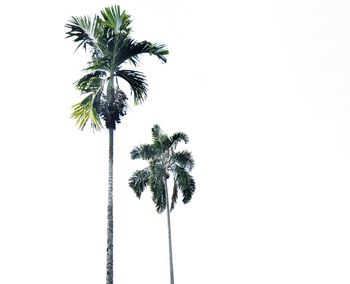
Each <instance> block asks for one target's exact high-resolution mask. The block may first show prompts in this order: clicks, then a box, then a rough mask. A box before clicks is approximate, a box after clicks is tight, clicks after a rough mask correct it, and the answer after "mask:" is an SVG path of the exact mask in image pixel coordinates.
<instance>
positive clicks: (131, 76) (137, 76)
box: [117, 70, 147, 104]
mask: <svg viewBox="0 0 350 284" xmlns="http://www.w3.org/2000/svg"><path fill="white" fill-rule="evenodd" d="M117 75H118V76H119V77H121V78H123V79H124V80H125V81H126V82H128V84H129V85H130V88H131V91H132V94H133V95H134V102H135V104H139V103H142V102H143V101H144V100H145V98H146V96H147V81H146V77H145V75H143V73H142V72H139V71H133V70H119V71H118V73H117Z"/></svg>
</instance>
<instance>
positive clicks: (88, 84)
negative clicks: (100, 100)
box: [75, 71, 106, 94]
mask: <svg viewBox="0 0 350 284" xmlns="http://www.w3.org/2000/svg"><path fill="white" fill-rule="evenodd" d="M105 76H106V72H104V71H93V72H91V73H88V74H86V75H84V76H83V77H82V78H80V79H79V80H78V81H76V82H75V86H76V88H77V89H78V90H79V91H81V93H82V94H86V93H97V92H98V91H99V90H101V89H102V90H103V86H104V83H105V81H104V80H103V77H105Z"/></svg>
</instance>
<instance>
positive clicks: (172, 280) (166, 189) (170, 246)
mask: <svg viewBox="0 0 350 284" xmlns="http://www.w3.org/2000/svg"><path fill="white" fill-rule="evenodd" d="M164 182H165V197H166V213H167V218H168V241H169V265H170V283H171V284H174V283H175V282H174V265H173V248H172V243H171V224H170V210H169V195H168V184H167V181H166V179H165V181H164Z"/></svg>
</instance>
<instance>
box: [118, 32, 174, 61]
mask: <svg viewBox="0 0 350 284" xmlns="http://www.w3.org/2000/svg"><path fill="white" fill-rule="evenodd" d="M117 45H118V46H119V48H118V49H116V50H115V54H114V58H115V60H114V63H115V65H116V66H119V65H121V64H123V63H126V62H130V63H131V64H133V65H134V66H137V65H138V64H139V61H140V55H142V54H149V55H154V56H156V57H158V59H160V60H161V61H162V62H164V63H165V62H166V61H167V59H166V55H168V54H169V51H168V49H167V48H166V46H165V45H164V44H159V43H151V42H148V41H141V42H138V41H136V40H134V39H131V38H129V37H118V42H117Z"/></svg>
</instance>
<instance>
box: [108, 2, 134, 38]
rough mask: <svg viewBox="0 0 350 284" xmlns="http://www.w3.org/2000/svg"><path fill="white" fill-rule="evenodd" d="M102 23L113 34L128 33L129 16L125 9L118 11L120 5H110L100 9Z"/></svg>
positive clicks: (129, 28) (129, 29) (129, 27)
mask: <svg viewBox="0 0 350 284" xmlns="http://www.w3.org/2000/svg"><path fill="white" fill-rule="evenodd" d="M101 15H102V18H103V20H104V24H105V25H106V26H107V27H108V28H110V29H112V30H113V31H114V33H115V34H119V33H123V34H130V32H131V26H130V25H131V22H132V20H131V17H130V15H128V14H126V12H125V11H123V12H121V11H120V6H119V5H117V6H112V7H108V8H105V9H104V10H102V11H101Z"/></svg>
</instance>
